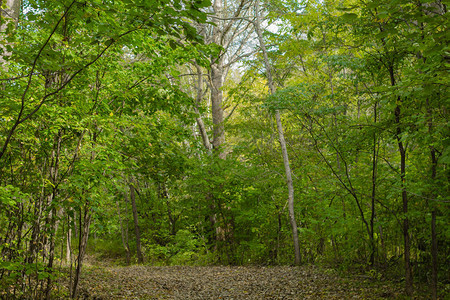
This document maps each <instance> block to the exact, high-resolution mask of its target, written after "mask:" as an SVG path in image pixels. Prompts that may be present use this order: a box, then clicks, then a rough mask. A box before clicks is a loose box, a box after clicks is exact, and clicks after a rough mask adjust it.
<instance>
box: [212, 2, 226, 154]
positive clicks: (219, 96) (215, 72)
mask: <svg viewBox="0 0 450 300" xmlns="http://www.w3.org/2000/svg"><path fill="white" fill-rule="evenodd" d="M222 1H223V0H214V4H213V8H214V14H215V16H216V17H218V18H222V16H223V2H222ZM217 22H219V23H221V22H222V21H220V20H218V21H217ZM221 27H222V26H220V24H219V26H214V27H213V33H212V41H213V43H216V44H217V45H222V43H223V41H222V39H223V32H222V31H223V28H221ZM210 75H211V113H212V121H213V126H214V128H213V142H212V146H213V149H214V151H215V152H216V153H218V155H219V157H220V158H225V151H224V150H223V149H221V146H222V144H223V143H224V142H225V131H224V126H223V120H224V118H223V107H222V100H223V92H222V88H223V77H224V58H223V53H219V55H218V56H217V57H214V58H212V59H211V74H210Z"/></svg>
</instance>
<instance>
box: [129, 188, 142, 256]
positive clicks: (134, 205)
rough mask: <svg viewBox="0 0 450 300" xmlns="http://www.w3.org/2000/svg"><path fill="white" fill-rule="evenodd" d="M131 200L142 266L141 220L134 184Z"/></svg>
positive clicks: (137, 252)
mask: <svg viewBox="0 0 450 300" xmlns="http://www.w3.org/2000/svg"><path fill="white" fill-rule="evenodd" d="M130 200H131V208H132V209H133V221H134V232H135V234H136V254H137V258H138V263H139V264H142V263H144V257H143V256H142V251H141V233H140V230H139V220H138V214H137V207H136V194H135V190H134V185H133V184H130Z"/></svg>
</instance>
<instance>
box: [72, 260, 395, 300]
mask: <svg viewBox="0 0 450 300" xmlns="http://www.w3.org/2000/svg"><path fill="white" fill-rule="evenodd" d="M83 273H84V275H83V277H82V280H81V282H80V296H81V298H85V299H386V298H391V299H396V298H398V296H399V295H400V293H401V289H400V288H399V287H393V286H392V285H390V284H389V285H388V284H386V285H383V284H382V283H379V284H373V283H369V282H365V281H364V280H361V279H359V280H358V279H352V280H349V279H347V280H345V279H341V278H339V277H338V276H337V275H335V274H333V272H331V271H324V270H319V269H318V268H315V267H312V266H304V267H150V266H131V267H99V266H88V267H86V268H85V270H84V272H83Z"/></svg>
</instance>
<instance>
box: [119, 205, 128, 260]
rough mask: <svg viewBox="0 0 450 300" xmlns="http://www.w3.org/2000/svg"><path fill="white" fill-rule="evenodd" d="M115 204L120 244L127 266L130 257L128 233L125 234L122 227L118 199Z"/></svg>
mask: <svg viewBox="0 0 450 300" xmlns="http://www.w3.org/2000/svg"><path fill="white" fill-rule="evenodd" d="M116 204H117V214H118V216H119V223H120V235H121V237H122V245H123V248H124V250H125V253H126V262H127V266H129V265H130V263H131V257H130V246H129V245H128V234H127V235H125V230H124V228H123V223H122V217H121V214H120V205H119V201H117V202H116Z"/></svg>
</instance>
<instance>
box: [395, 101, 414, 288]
mask: <svg viewBox="0 0 450 300" xmlns="http://www.w3.org/2000/svg"><path fill="white" fill-rule="evenodd" d="M399 101H400V100H399ZM395 123H396V124H397V131H396V136H397V142H398V151H399V153H400V178H401V189H402V203H403V214H404V219H403V240H404V259H405V291H406V294H407V295H408V296H412V294H413V276H412V269H411V242H410V238H409V218H408V215H407V214H408V194H407V191H406V178H405V176H406V149H405V146H404V145H403V142H402V140H401V133H402V131H401V128H400V106H399V105H397V107H396V108H395Z"/></svg>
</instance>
